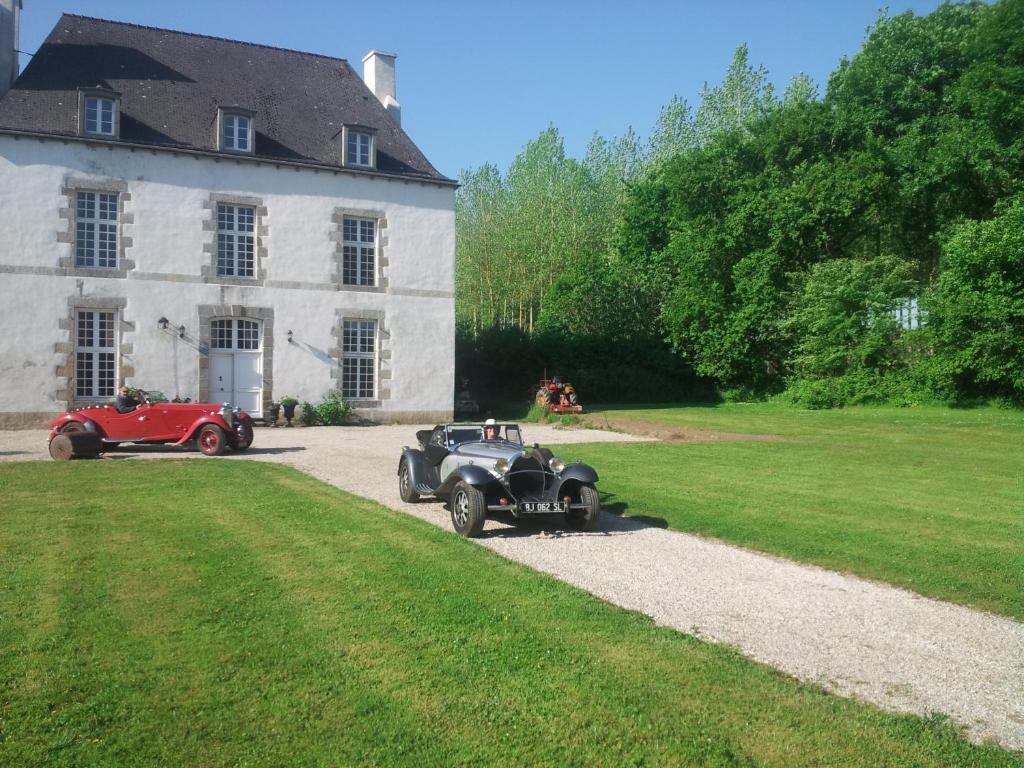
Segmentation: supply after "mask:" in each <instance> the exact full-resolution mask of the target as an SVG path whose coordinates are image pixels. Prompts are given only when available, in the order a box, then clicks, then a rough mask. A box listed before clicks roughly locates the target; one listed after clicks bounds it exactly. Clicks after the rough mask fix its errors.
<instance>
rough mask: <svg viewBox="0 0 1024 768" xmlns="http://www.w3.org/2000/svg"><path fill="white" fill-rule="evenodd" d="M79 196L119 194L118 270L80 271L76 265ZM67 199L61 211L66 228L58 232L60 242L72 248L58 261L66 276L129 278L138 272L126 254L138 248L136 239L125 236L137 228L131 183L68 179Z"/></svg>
mask: <svg viewBox="0 0 1024 768" xmlns="http://www.w3.org/2000/svg"><path fill="white" fill-rule="evenodd" d="M79 192H106V193H110V192H116V193H117V266H116V267H114V268H112V269H111V268H109V267H79V266H76V265H75V238H76V237H77V234H76V223H77V222H76V217H77V215H78V213H77V212H78V193H79ZM60 194H61V197H62V198H63V201H62V203H63V204H62V205H61V207H60V208H59V209H58V211H57V215H58V216H60V218H61V220H62V221H63V222H64V223H63V228H62V229H58V230H57V242H58V243H65V244H67V245H68V246H69V248H68V254H67V255H66V256H61V257H60V258H59V259H58V260H57V266H59V267H60V268H61V269H62V270H63V271H64V274H65V275H67V276H69V277H115V278H126V277H128V273H129V272H130V271H131V270H133V269H135V262H134V261H132V260H131V259H128V258H126V256H125V252H126V251H127V249H129V248H131V247H132V246H133V245H134V241H133V238H132V237H131V236H129V235H126V234H125V230H126V228H127V227H129V226H133V225H134V224H135V214H133V213H132V212H131V210H130V206H129V205H128V204H129V203H131V200H132V193H131V192H129V191H128V182H126V181H122V180H120V179H83V178H67V179H65V180H64V185H63V186H62V187H61V188H60Z"/></svg>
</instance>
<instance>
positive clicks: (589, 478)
mask: <svg viewBox="0 0 1024 768" xmlns="http://www.w3.org/2000/svg"><path fill="white" fill-rule="evenodd" d="M597 481H598V477H597V472H595V471H594V468H593V467H591V466H589V465H587V464H581V463H576V464H570V465H569V466H567V467H566V468H565V469H563V470H562V474H560V475H559V476H558V493H557V494H555V495H556V497H558V496H561V495H562V492H561V491H562V487H563V486H569V487H573V488H575V487H576V486H579V485H594V484H596V483H597ZM573 495H575V494H573Z"/></svg>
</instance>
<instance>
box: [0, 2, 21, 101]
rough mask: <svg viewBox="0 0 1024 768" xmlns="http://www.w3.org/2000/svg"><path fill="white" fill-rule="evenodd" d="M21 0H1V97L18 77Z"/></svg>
mask: <svg viewBox="0 0 1024 768" xmlns="http://www.w3.org/2000/svg"><path fill="white" fill-rule="evenodd" d="M20 16H21V0H0V98H3V95H4V94H5V93H7V91H9V90H10V89H11V83H13V82H14V81H15V79H16V78H17V77H18V22H19V20H20V18H19V17H20Z"/></svg>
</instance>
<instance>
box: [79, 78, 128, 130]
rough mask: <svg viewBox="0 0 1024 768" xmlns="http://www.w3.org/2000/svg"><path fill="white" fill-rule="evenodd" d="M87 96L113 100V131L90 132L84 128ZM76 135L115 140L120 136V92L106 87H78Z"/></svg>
mask: <svg viewBox="0 0 1024 768" xmlns="http://www.w3.org/2000/svg"><path fill="white" fill-rule="evenodd" d="M88 98H100V99H108V100H109V101H112V102H114V132H113V133H112V134H111V133H91V132H89V131H86V130H85V100H86V99H88ZM78 135H79V136H87V137H88V138H90V139H108V140H110V141H116V140H117V139H120V138H121V94H120V93H118V92H117V91H111V90H109V89H106V88H79V89H78Z"/></svg>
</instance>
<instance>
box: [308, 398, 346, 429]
mask: <svg viewBox="0 0 1024 768" xmlns="http://www.w3.org/2000/svg"><path fill="white" fill-rule="evenodd" d="M316 413H317V418H318V420H319V422H320V423H321V424H323V425H324V426H328V427H338V426H341V425H342V424H347V423H348V419H349V416H351V415H352V404H351V403H349V402H348V401H347V400H345V399H344V398H343V397H342V396H341V392H339V391H338V390H336V389H334V390H331V391H330V392H328V393H327V394H326V395H324V399H323V400H321V401H320V402H319V403H318V404H317V406H316Z"/></svg>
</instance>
